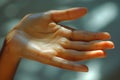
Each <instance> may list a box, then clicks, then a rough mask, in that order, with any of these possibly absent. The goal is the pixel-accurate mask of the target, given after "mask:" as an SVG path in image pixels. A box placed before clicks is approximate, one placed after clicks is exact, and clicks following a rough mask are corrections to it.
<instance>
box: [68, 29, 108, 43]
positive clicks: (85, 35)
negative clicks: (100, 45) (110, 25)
mask: <svg viewBox="0 0 120 80" xmlns="http://www.w3.org/2000/svg"><path fill="white" fill-rule="evenodd" d="M70 38H71V40H82V41H92V40H104V39H109V38H110V34H109V33H108V32H87V31H73V32H72V34H71V37H70Z"/></svg>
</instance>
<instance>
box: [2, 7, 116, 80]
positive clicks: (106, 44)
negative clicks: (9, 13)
mask: <svg viewBox="0 0 120 80" xmlns="http://www.w3.org/2000/svg"><path fill="white" fill-rule="evenodd" d="M86 13H87V9H86V8H71V9H67V10H53V11H48V12H45V13H37V14H29V15H26V16H25V17H24V18H23V19H22V20H21V21H20V22H19V23H18V24H17V25H16V26H15V27H14V28H13V29H12V30H11V31H10V32H9V33H8V35H7V36H6V39H5V42H4V45H3V48H2V51H1V55H0V80H13V77H14V74H15V71H16V69H17V66H18V64H19V61H20V59H21V58H27V59H31V60H35V61H38V62H41V63H44V64H49V65H52V66H56V67H60V68H63V69H68V70H73V71H81V72H87V71H88V68H87V66H86V65H82V64H76V63H75V61H82V60H88V59H94V58H103V57H105V56H106V53H105V52H104V50H105V49H112V48H114V44H113V42H111V41H104V40H108V39H109V38H110V34H109V33H107V32H97V33H94V32H86V31H81V30H75V29H72V28H70V27H67V26H64V25H59V24H58V23H59V22H61V21H64V20H74V19H77V18H80V17H82V16H84V15H85V14H86ZM98 40H100V41H98Z"/></svg>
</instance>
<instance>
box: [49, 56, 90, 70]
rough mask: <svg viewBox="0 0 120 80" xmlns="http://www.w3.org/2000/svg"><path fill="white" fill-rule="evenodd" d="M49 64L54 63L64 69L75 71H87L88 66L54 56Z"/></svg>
mask: <svg viewBox="0 0 120 80" xmlns="http://www.w3.org/2000/svg"><path fill="white" fill-rule="evenodd" d="M49 65H53V66H56V67H59V68H62V69H68V70H73V71H80V72H87V71H88V67H87V66H86V65H80V64H76V63H74V62H72V61H68V60H66V59H63V58H60V57H53V58H52V59H51V62H50V64H49Z"/></svg>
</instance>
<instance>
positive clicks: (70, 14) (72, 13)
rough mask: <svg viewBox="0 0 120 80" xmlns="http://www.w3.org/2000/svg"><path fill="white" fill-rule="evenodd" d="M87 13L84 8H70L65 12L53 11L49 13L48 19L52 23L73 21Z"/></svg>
mask: <svg viewBox="0 0 120 80" xmlns="http://www.w3.org/2000/svg"><path fill="white" fill-rule="evenodd" d="M86 13H87V9H86V8H84V7H77V8H70V9H66V10H53V11H50V17H51V19H52V20H53V21H54V22H60V21H65V20H74V19H77V18H80V17H82V16H84V15H85V14H86Z"/></svg>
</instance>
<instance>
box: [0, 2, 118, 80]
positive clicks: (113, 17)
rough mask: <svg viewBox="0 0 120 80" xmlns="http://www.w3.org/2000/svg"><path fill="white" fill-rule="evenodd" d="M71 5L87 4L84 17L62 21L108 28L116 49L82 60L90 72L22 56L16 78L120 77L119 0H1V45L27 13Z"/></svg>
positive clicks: (88, 27) (114, 79) (94, 79)
mask: <svg viewBox="0 0 120 80" xmlns="http://www.w3.org/2000/svg"><path fill="white" fill-rule="evenodd" d="M71 7H87V8H88V10H89V12H88V14H87V15H86V16H85V17H82V18H80V19H77V20H75V21H69V22H68V21H67V22H63V23H62V24H65V25H67V26H71V27H74V28H76V29H81V30H88V31H95V32H96V31H107V32H109V33H110V34H111V36H112V38H111V40H112V41H114V43H115V46H116V47H115V49H113V50H110V51H106V52H107V53H108V54H107V57H106V58H104V59H94V60H89V61H84V62H82V63H84V64H86V65H88V66H89V72H88V73H83V72H73V71H69V70H63V69H59V68H56V67H53V66H49V65H45V64H42V63H38V62H35V61H31V60H27V59H22V60H21V62H20V65H19V68H18V70H17V72H16V75H15V78H14V80H120V0H0V49H1V47H2V44H3V41H4V38H5V36H6V33H7V32H8V31H9V30H10V29H12V28H13V27H14V26H15V25H16V24H17V23H18V22H19V21H20V20H21V19H22V18H23V17H24V15H26V14H28V13H36V12H44V11H48V10H54V9H57V10H59V9H67V8H71Z"/></svg>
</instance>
